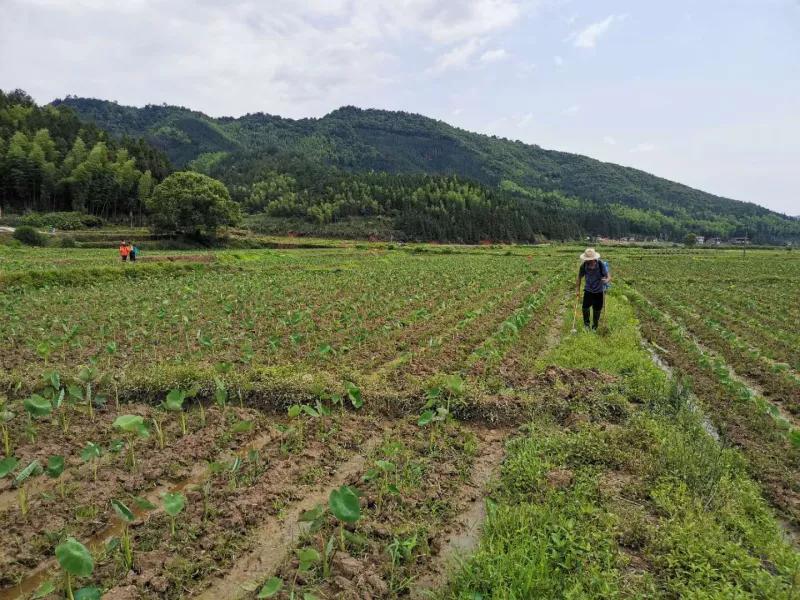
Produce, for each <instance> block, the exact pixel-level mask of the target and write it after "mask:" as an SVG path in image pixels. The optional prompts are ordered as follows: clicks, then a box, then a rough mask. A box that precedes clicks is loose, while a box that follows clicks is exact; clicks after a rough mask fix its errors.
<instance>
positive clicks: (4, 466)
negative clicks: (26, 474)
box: [0, 456, 19, 477]
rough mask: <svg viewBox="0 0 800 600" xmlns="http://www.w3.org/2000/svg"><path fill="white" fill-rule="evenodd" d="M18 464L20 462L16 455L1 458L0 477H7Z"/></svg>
mask: <svg viewBox="0 0 800 600" xmlns="http://www.w3.org/2000/svg"><path fill="white" fill-rule="evenodd" d="M17 464H19V461H18V460H17V457H16V456H9V457H8V458H4V459H3V460H0V477H5V476H6V475H8V474H9V473H11V471H13V470H14V469H16V468H17Z"/></svg>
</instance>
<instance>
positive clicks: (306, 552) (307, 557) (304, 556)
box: [297, 548, 320, 571]
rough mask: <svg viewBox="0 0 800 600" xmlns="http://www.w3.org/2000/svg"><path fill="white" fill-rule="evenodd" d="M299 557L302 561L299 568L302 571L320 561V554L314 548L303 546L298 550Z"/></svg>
mask: <svg viewBox="0 0 800 600" xmlns="http://www.w3.org/2000/svg"><path fill="white" fill-rule="evenodd" d="M297 558H298V560H299V561H300V564H299V565H298V569H299V570H300V571H308V570H310V569H311V567H313V566H314V563H317V562H319V560H320V556H319V552H317V551H316V550H315V549H314V548H303V549H302V550H298V551H297Z"/></svg>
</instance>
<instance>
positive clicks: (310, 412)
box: [300, 404, 319, 417]
mask: <svg viewBox="0 0 800 600" xmlns="http://www.w3.org/2000/svg"><path fill="white" fill-rule="evenodd" d="M300 408H301V409H302V410H303V412H304V413H306V414H307V415H308V416H309V417H318V416H319V413H318V412H317V411H316V410H314V409H313V408H312V407H310V406H309V405H308V404H301V405H300Z"/></svg>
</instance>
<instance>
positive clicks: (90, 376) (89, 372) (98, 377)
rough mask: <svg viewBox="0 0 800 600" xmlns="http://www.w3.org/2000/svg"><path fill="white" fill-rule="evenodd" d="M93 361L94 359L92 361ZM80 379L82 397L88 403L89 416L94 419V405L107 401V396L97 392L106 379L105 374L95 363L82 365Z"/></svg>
mask: <svg viewBox="0 0 800 600" xmlns="http://www.w3.org/2000/svg"><path fill="white" fill-rule="evenodd" d="M92 362H93V361H92ZM77 379H78V381H79V382H80V384H81V385H82V386H83V390H82V397H83V398H82V399H83V402H84V403H85V404H86V409H87V411H88V413H89V418H90V419H92V420H94V407H95V404H102V403H104V402H105V397H104V396H102V395H101V394H99V393H96V392H97V388H98V387H99V385H100V384H101V382H102V381H104V379H105V375H104V374H103V373H101V372H100V369H98V368H97V367H96V366H95V365H94V364H91V365H89V366H84V367H81V368H80V370H79V371H78V377H77Z"/></svg>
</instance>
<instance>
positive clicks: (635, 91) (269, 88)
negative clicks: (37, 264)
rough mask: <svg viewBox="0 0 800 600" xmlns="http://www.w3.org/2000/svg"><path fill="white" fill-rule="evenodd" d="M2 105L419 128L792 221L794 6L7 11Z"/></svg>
mask: <svg viewBox="0 0 800 600" xmlns="http://www.w3.org/2000/svg"><path fill="white" fill-rule="evenodd" d="M0 17H1V18H0V89H6V90H8V89H14V88H22V89H24V90H26V91H28V93H30V94H31V95H32V96H33V97H34V98H35V99H36V100H37V101H38V102H41V103H46V102H50V101H51V100H53V99H55V98H62V97H64V96H66V95H67V94H74V95H78V96H88V97H94V98H103V99H108V100H116V101H118V102H119V103H120V104H127V105H135V106H143V105H145V104H161V103H164V102H166V103H168V104H177V105H181V106H186V107H190V108H193V109H196V110H201V111H203V112H205V113H207V114H209V115H212V116H223V115H230V116H239V115H242V114H245V113H248V112H266V113H271V114H277V115H281V116H285V117H292V118H301V117H321V116H323V115H325V114H327V113H328V112H330V111H332V110H334V109H336V108H338V107H339V106H343V105H355V106H359V107H362V108H383V109H389V110H405V111H409V112H415V113H421V114H423V115H426V116H430V117H434V118H437V119H441V120H443V121H446V122H448V123H450V124H452V125H455V126H457V127H462V128H464V129H468V130H471V131H478V132H481V133H486V134H491V135H497V136H499V137H507V138H510V139H518V140H522V141H524V142H527V143H531V144H538V145H539V146H542V147H544V148H551V149H557V150H564V151H568V152H575V153H579V154H586V155H588V156H592V157H594V158H598V159H600V160H604V161H609V162H614V163H618V164H623V165H628V166H633V167H637V168H640V169H643V170H645V171H648V172H651V173H654V174H657V175H660V176H662V177H667V178H669V179H673V180H676V181H680V182H682V183H686V184H688V185H691V186H693V187H697V188H700V189H703V190H706V191H709V192H712V193H715V194H719V195H722V196H727V197H731V198H736V199H739V200H746V201H750V202H756V203H758V204H761V205H764V206H767V207H769V208H771V209H773V210H777V211H780V212H784V213H787V214H794V215H800V191H799V190H800V186H798V185H797V184H798V174H800V0H702V1H697V0H670V1H669V2H665V1H659V0H609V1H606V0H310V1H305V2H304V1H302V0H263V1H260V2H258V1H248V0H194V1H192V0H113V1H112V0H0Z"/></svg>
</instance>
